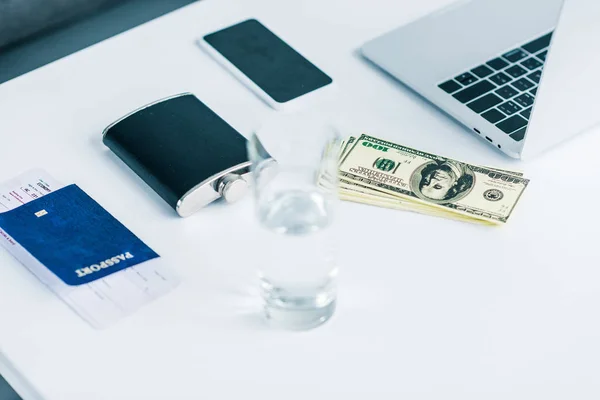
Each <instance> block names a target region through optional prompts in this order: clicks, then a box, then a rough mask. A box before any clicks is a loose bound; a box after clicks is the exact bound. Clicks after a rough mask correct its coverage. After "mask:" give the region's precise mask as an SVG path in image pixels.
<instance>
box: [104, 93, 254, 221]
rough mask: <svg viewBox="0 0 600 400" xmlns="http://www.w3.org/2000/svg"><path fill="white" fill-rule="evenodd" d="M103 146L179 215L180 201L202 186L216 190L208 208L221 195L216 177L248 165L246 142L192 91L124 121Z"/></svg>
mask: <svg viewBox="0 0 600 400" xmlns="http://www.w3.org/2000/svg"><path fill="white" fill-rule="evenodd" d="M103 142H104V144H105V145H106V146H107V147H109V148H110V149H111V150H112V151H113V152H114V153H115V154H116V155H117V156H118V157H119V158H120V159H121V160H123V161H124V162H125V164H127V165H128V166H129V167H130V168H131V169H132V170H133V171H134V172H135V173H136V174H137V175H139V177H140V178H142V179H143V180H144V182H146V183H147V184H148V185H149V186H150V187H151V188H152V189H154V190H155V191H156V192H157V193H158V194H159V195H160V196H161V197H162V198H163V199H164V200H165V201H166V202H167V203H168V204H169V205H170V206H171V207H172V208H173V209H175V210H177V211H178V213H180V215H181V212H180V210H179V209H178V207H179V205H180V204H178V203H181V200H182V199H184V198H185V197H186V195H187V194H189V193H191V192H192V191H194V190H197V189H199V188H200V187H199V185H201V184H203V186H210V188H201V189H202V190H203V191H205V190H208V189H210V190H211V191H212V192H213V193H212V194H211V195H214V196H213V197H212V198H210V199H209V200H207V201H205V202H204V203H206V204H207V203H209V202H210V201H212V200H214V199H216V198H218V197H219V195H218V193H217V191H216V189H215V188H214V182H215V180H216V178H218V177H219V176H222V175H223V173H224V172H228V171H235V170H236V169H239V168H243V167H245V166H248V165H249V161H248V157H247V154H246V139H245V138H244V137H243V136H242V135H240V134H239V133H238V132H237V131H236V130H235V129H234V128H232V127H231V126H230V125H229V124H228V123H227V122H225V121H224V120H223V119H221V118H220V117H219V116H218V115H217V114H215V113H214V112H213V111H212V110H211V109H210V108H208V107H207V106H206V105H205V104H204V103H202V102H201V101H200V100H198V99H197V98H196V97H195V96H194V95H193V94H189V93H186V94H181V95H177V96H173V97H170V98H167V99H164V100H160V101H158V102H155V103H152V104H150V105H148V106H145V107H142V108H140V109H138V110H137V111H134V112H132V113H131V114H129V115H127V116H125V117H123V118H121V119H120V120H118V121H116V122H115V123H113V124H112V125H110V126H109V127H107V128H106V129H105V130H104V133H103ZM203 205H205V204H202V206H203ZM182 216H184V215H182Z"/></svg>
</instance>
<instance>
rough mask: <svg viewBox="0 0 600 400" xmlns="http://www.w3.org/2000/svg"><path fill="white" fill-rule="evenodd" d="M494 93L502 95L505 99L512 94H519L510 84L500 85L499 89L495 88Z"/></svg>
mask: <svg viewBox="0 0 600 400" xmlns="http://www.w3.org/2000/svg"><path fill="white" fill-rule="evenodd" d="M496 94H498V95H500V96H502V97H503V98H505V99H510V98H511V97H513V96H516V95H518V94H519V92H517V91H516V90H515V89H514V88H512V87H511V86H510V85H506V86H502V87H501V88H500V89H498V90H496Z"/></svg>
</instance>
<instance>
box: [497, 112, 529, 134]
mask: <svg viewBox="0 0 600 400" xmlns="http://www.w3.org/2000/svg"><path fill="white" fill-rule="evenodd" d="M526 125H527V120H526V119H524V118H522V117H520V116H518V115H514V116H512V117H510V118H508V119H505V120H504V121H502V122H500V123H498V124H496V126H497V127H498V129H500V130H501V131H502V132H504V133H509V134H510V133H513V132H514V131H516V130H517V129H521V128H522V127H524V126H526Z"/></svg>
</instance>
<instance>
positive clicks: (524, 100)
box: [514, 93, 535, 108]
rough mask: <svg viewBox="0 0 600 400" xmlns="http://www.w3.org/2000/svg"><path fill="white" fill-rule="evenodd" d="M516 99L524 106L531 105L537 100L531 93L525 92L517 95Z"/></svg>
mask: <svg viewBox="0 0 600 400" xmlns="http://www.w3.org/2000/svg"><path fill="white" fill-rule="evenodd" d="M514 101H515V102H516V103H518V104H519V105H521V106H523V107H525V108H526V107H529V106H530V105H532V104H533V102H534V101H535V98H534V97H533V96H531V95H530V94H527V93H523V94H522V95H520V96H518V97H515V98H514Z"/></svg>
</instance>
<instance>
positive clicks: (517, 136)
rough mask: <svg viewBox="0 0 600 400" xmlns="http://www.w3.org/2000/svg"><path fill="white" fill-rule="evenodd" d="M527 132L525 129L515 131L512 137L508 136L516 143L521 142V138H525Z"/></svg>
mask: <svg viewBox="0 0 600 400" xmlns="http://www.w3.org/2000/svg"><path fill="white" fill-rule="evenodd" d="M526 131H527V127H525V128H523V129H521V130H519V131H516V132H515V133H513V134H512V135H510V137H511V138H513V139H515V140H516V141H517V142H520V141H521V140H523V138H524V137H525V132H526Z"/></svg>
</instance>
